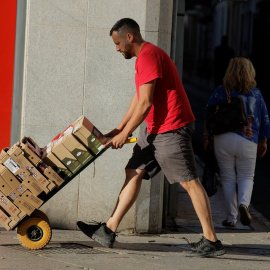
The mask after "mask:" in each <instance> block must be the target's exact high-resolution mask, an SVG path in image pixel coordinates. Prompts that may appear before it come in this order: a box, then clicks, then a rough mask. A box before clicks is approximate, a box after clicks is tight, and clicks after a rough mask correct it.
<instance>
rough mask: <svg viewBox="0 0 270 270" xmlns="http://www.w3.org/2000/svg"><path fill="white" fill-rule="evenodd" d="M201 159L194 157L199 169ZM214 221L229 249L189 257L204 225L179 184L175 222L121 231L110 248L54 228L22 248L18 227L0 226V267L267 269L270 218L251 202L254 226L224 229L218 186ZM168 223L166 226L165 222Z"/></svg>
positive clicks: (213, 200)
mask: <svg viewBox="0 0 270 270" xmlns="http://www.w3.org/2000/svg"><path fill="white" fill-rule="evenodd" d="M201 165H202V164H200V162H199V161H198V170H199V174H201V172H202V167H201ZM210 203H211V208H212V215H213V220H214V226H215V229H216V232H217V236H218V238H219V239H220V240H221V241H222V243H223V244H224V245H225V247H226V249H227V253H226V254H225V255H223V256H221V257H217V258H188V257H185V255H184V253H183V251H186V250H189V248H190V245H189V244H188V241H194V242H196V241H198V240H199V239H200V238H201V235H202V230H201V227H200V224H199V221H198V218H197V216H196V214H195V212H194V209H193V207H192V204H191V201H190V199H189V196H188V195H187V193H186V192H185V191H184V190H183V189H182V188H180V186H179V207H178V209H179V210H178V217H177V218H176V219H175V222H176V224H177V226H176V227H174V229H172V230H168V231H164V232H162V234H159V235H134V234H129V233H128V232H126V233H124V232H122V233H120V234H119V236H118V237H117V239H116V240H117V242H116V244H115V247H114V248H113V249H107V248H104V247H102V246H101V245H99V244H98V243H96V242H94V241H92V240H91V239H89V238H88V237H86V236H85V235H84V234H83V233H82V232H80V231H73V230H53V237H52V240H51V242H50V243H49V245H47V246H46V247H45V248H44V249H43V250H36V251H35V250H28V249H25V248H23V247H22V246H21V245H20V244H19V241H18V239H17V234H16V231H11V232H8V231H6V230H5V229H4V228H1V227H0V269H8V270H13V269H14V270H15V269H16V270H20V269H35V270H45V269H46V270H48V269H55V270H56V269H57V270H61V269H74V270H75V269H94V270H107V269H113V270H122V269H123V270H132V269H146V270H152V269H153V270H158V269H219V270H220V269H230V270H232V269H269V265H270V238H269V237H270V236H269V221H266V220H264V219H263V217H262V216H261V215H260V214H259V213H258V212H256V211H255V209H253V207H252V206H251V207H250V210H251V214H252V217H253V221H252V227H253V229H251V228H249V227H245V226H242V225H241V224H240V222H239V223H238V224H237V227H236V229H234V230H229V229H225V228H224V227H223V226H222V225H221V221H222V220H223V219H224V206H223V198H222V193H221V189H219V190H218V193H217V194H215V195H214V196H213V197H211V198H210ZM168 228H170V227H169V226H168Z"/></svg>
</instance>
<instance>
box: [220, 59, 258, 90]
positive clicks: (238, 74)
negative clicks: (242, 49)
mask: <svg viewBox="0 0 270 270" xmlns="http://www.w3.org/2000/svg"><path fill="white" fill-rule="evenodd" d="M255 76H256V71H255V69H254V67H253V65H252V63H251V61H250V60H249V59H247V58H245V57H235V58H233V59H231V61H230V63H229V66H228V68H227V71H226V73H225V76H224V78H223V86H224V87H225V89H227V90H234V91H237V92H239V93H241V94H248V93H249V92H250V91H251V88H252V87H255V86H256V85H257V82H256V80H255Z"/></svg>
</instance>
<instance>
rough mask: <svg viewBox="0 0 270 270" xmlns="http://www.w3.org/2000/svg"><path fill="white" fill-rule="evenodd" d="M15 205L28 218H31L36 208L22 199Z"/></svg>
mask: <svg viewBox="0 0 270 270" xmlns="http://www.w3.org/2000/svg"><path fill="white" fill-rule="evenodd" d="M14 204H15V205H16V206H17V207H18V208H19V209H20V210H22V211H24V212H25V213H26V214H27V215H28V216H30V215H31V214H32V213H33V212H34V211H35V209H36V208H35V207H34V206H33V205H32V204H30V203H29V202H27V201H25V200H24V199H22V198H21V197H19V198H18V199H17V200H15V201H14Z"/></svg>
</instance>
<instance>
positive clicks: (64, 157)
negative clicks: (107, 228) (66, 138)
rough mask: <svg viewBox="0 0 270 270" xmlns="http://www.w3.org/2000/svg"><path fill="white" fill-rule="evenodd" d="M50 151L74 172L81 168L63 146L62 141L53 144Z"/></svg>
mask: <svg viewBox="0 0 270 270" xmlns="http://www.w3.org/2000/svg"><path fill="white" fill-rule="evenodd" d="M52 153H53V154H54V155H55V156H56V157H57V158H58V159H59V160H60V161H61V162H62V163H63V164H64V165H65V166H66V167H67V168H68V169H69V170H70V171H71V172H72V173H73V174H75V173H76V172H77V171H78V170H80V169H81V168H82V164H81V163H80V162H79V161H78V160H77V159H76V158H75V157H74V156H73V155H72V154H71V153H70V152H69V151H68V150H67V149H66V148H65V146H64V145H63V144H62V143H58V144H57V145H56V146H53V148H52Z"/></svg>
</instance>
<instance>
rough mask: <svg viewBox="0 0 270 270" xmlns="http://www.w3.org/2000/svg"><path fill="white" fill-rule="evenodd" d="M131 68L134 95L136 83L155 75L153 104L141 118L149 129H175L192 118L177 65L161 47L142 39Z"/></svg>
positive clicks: (162, 131) (137, 87) (156, 130)
mask: <svg viewBox="0 0 270 270" xmlns="http://www.w3.org/2000/svg"><path fill="white" fill-rule="evenodd" d="M135 70H136V74H135V83H136V90H137V96H138V99H139V98H140V97H139V87H140V86H141V85H143V84H145V83H147V82H150V81H152V80H154V79H157V80H156V85H155V89H154V96H153V104H152V107H151V109H150V111H149V113H148V115H147V117H146V118H145V122H146V123H147V124H148V126H147V131H148V132H149V133H152V134H159V133H164V132H167V131H170V130H175V129H178V128H180V127H183V126H185V125H187V124H189V123H191V122H193V121H194V120H195V117H194V115H193V112H192V110H191V107H190V103H189V100H188V97H187V95H186V92H185V89H184V87H183V85H182V82H181V80H180V77H179V74H178V71H177V68H176V66H175V64H174V63H173V61H172V59H171V58H170V57H169V56H168V54H167V53H166V52H165V51H163V50H162V49H160V48H159V47H157V46H155V45H153V44H151V43H149V42H146V43H145V44H144V45H143V47H142V49H141V51H140V53H139V55H138V57H137V59H136V63H135Z"/></svg>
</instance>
